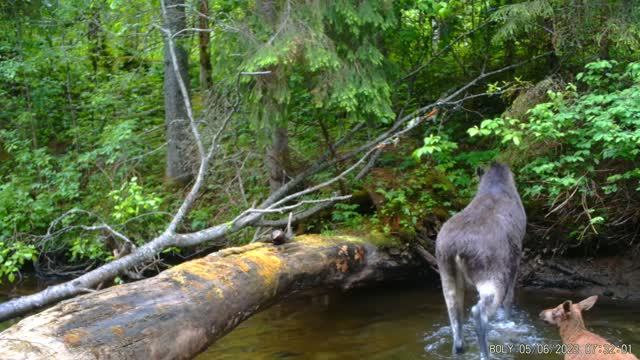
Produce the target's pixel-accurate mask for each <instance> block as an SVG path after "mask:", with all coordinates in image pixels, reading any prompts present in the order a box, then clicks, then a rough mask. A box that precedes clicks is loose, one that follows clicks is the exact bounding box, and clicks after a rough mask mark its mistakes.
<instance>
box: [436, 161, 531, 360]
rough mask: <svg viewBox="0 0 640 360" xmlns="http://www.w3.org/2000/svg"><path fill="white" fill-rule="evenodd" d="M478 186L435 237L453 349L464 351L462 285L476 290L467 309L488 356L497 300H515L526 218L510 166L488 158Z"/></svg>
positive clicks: (508, 305)
mask: <svg viewBox="0 0 640 360" xmlns="http://www.w3.org/2000/svg"><path fill="white" fill-rule="evenodd" d="M478 175H479V176H480V185H479V186H478V192H477V193H476V196H475V197H474V198H473V200H472V201H471V202H470V203H469V205H467V207H465V208H464V210H462V211H461V212H459V213H458V214H456V215H454V216H453V217H452V218H451V219H449V220H448V221H447V222H446V223H445V224H444V225H443V226H442V229H441V230H440V233H439V234H438V238H437V240H436V258H437V260H438V267H439V269H440V277H441V281H442V292H443V294H444V299H445V302H446V303H447V311H448V312H449V320H450V322H451V329H452V333H453V352H454V353H456V354H459V353H462V352H463V351H464V343H463V336H462V322H463V319H464V317H463V313H464V292H465V285H466V283H469V284H470V285H473V286H474V287H475V288H476V290H477V291H478V297H479V301H478V303H477V304H475V305H474V306H473V307H472V308H471V313H472V315H473V319H474V322H475V328H476V334H477V335H478V342H479V345H480V353H481V356H482V358H483V359H488V358H489V351H488V343H487V333H488V321H489V319H490V318H491V316H492V315H493V314H494V313H495V312H496V310H497V309H498V307H499V306H500V305H502V306H503V308H504V309H505V312H506V313H507V314H508V313H509V310H510V308H511V305H512V303H513V291H514V287H515V283H516V277H517V273H518V267H519V264H520V255H521V252H522V238H523V237H524V234H525V229H526V224H527V217H526V214H525V212H524V207H523V206H522V201H521V200H520V196H519V195H518V190H517V189H516V185H515V182H514V180H513V174H512V173H511V170H510V169H509V167H508V166H507V165H505V164H501V163H496V162H494V163H492V164H491V166H489V168H488V169H486V172H485V171H482V169H478Z"/></svg>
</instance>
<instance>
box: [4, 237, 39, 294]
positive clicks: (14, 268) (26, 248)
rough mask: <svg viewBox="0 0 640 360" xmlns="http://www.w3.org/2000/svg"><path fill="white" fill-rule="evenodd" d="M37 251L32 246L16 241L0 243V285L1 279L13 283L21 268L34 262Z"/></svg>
mask: <svg viewBox="0 0 640 360" xmlns="http://www.w3.org/2000/svg"><path fill="white" fill-rule="evenodd" d="M37 257H38V251H37V250H36V247H35V246H33V245H27V244H25V243H23V242H20V241H17V242H13V243H5V242H1V241H0V284H1V283H2V279H8V280H9V281H10V282H14V281H15V279H16V275H17V274H19V273H20V269H21V268H22V266H23V265H24V264H25V263H26V262H29V261H35V260H36V259H37Z"/></svg>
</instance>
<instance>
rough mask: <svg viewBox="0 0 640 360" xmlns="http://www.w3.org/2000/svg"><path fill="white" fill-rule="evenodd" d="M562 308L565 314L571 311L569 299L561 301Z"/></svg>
mask: <svg viewBox="0 0 640 360" xmlns="http://www.w3.org/2000/svg"><path fill="white" fill-rule="evenodd" d="M562 309H563V310H564V313H565V314H568V313H570V312H571V300H567V301H565V302H563V303H562Z"/></svg>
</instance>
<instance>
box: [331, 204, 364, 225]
mask: <svg viewBox="0 0 640 360" xmlns="http://www.w3.org/2000/svg"><path fill="white" fill-rule="evenodd" d="M359 207H360V205H358V204H336V205H335V208H334V210H333V211H332V212H331V220H333V223H334V224H341V225H343V226H345V227H347V228H357V227H359V226H360V225H362V220H363V216H362V215H361V214H360V212H358V208H359Z"/></svg>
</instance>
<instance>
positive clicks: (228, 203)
mask: <svg viewBox="0 0 640 360" xmlns="http://www.w3.org/2000/svg"><path fill="white" fill-rule="evenodd" d="M170 3H171V4H174V8H177V9H183V10H184V19H183V20H184V21H185V24H184V26H183V28H184V31H183V33H182V34H181V35H180V36H179V37H176V39H177V43H178V46H179V48H180V49H183V50H184V51H185V52H186V59H188V64H189V65H188V68H187V69H185V74H186V75H187V80H188V84H187V85H188V87H189V88H190V89H191V90H190V95H191V98H192V100H193V102H194V108H195V111H196V113H197V117H198V119H201V122H202V124H204V125H203V126H205V127H206V126H209V125H211V124H214V123H215V122H216V121H218V120H216V119H219V118H220V116H221V114H224V113H226V112H227V111H228V109H229V108H230V106H231V105H230V104H231V103H233V102H234V101H236V100H238V101H239V109H238V111H237V112H236V113H235V114H234V115H233V118H232V121H231V124H230V125H229V127H228V128H227V130H226V131H225V132H224V134H223V137H222V143H221V146H220V149H219V151H218V152H219V155H218V156H217V157H216V160H215V162H214V164H213V165H212V167H211V169H210V171H209V174H208V177H207V179H206V183H205V185H204V191H203V193H202V194H201V195H200V197H199V198H198V200H197V202H196V203H195V206H194V207H193V208H192V209H191V212H190V213H189V215H188V218H187V221H186V222H184V223H183V224H182V226H181V228H180V231H183V232H188V231H195V230H200V229H203V228H206V227H208V226H211V225H214V224H220V223H224V222H226V221H229V220H231V219H233V218H234V217H235V216H237V215H238V213H239V212H241V211H242V210H243V209H246V208H248V207H250V206H251V204H254V203H256V202H260V201H261V199H264V198H265V197H266V196H268V195H269V193H270V191H274V190H275V189H277V188H278V186H279V184H282V183H283V182H286V181H287V180H288V179H290V178H291V177H293V176H295V175H296V174H299V173H301V172H302V171H303V170H304V169H306V168H308V167H309V166H311V165H312V164H314V163H315V162H317V161H318V159H319V158H320V157H321V153H327V154H329V155H328V156H330V157H331V158H333V159H340V157H341V156H342V155H344V154H346V153H348V152H349V151H350V150H353V149H356V148H357V146H358V144H360V143H363V142H366V141H368V140H370V139H372V138H375V137H376V136H377V134H379V133H381V132H383V131H385V130H386V129H388V128H389V127H390V126H391V124H392V123H393V122H394V121H395V120H396V119H399V118H402V117H403V116H406V115H407V114H412V113H414V111H416V110H418V109H421V108H422V107H424V106H429V105H431V108H429V110H428V111H430V113H429V116H423V115H425V114H426V111H425V112H418V113H417V114H418V115H416V116H418V117H419V116H423V120H426V121H425V122H423V123H422V124H421V125H419V126H418V127H417V128H416V129H414V130H412V131H411V132H408V133H407V134H406V136H404V137H403V138H401V139H400V141H399V142H397V143H395V144H387V145H385V146H384V147H382V146H381V148H382V151H381V152H380V154H379V157H377V158H376V159H377V161H376V163H375V165H374V167H373V169H372V170H371V172H370V173H369V175H368V176H367V177H364V178H363V179H360V178H356V177H355V174H350V175H349V176H348V177H346V178H345V179H343V180H342V181H339V182H337V183H335V184H334V185H332V186H331V187H330V188H328V189H324V190H323V192H324V195H322V194H320V195H317V196H325V197H326V196H329V195H330V194H332V193H336V192H340V193H343V194H351V193H353V194H354V195H358V196H354V198H353V199H352V200H350V201H347V202H345V203H341V204H337V205H336V206H335V207H334V208H333V211H332V213H331V214H327V213H326V212H319V213H318V214H317V215H316V216H314V217H312V218H309V219H307V220H305V221H303V222H302V224H301V225H298V227H299V229H300V231H304V230H305V229H306V230H307V231H335V230H338V229H339V230H341V231H360V232H362V231H366V232H369V231H372V232H380V233H386V234H390V235H394V236H396V237H398V238H401V239H404V240H415V239H416V238H425V237H430V236H431V235H433V233H434V231H435V230H436V229H437V227H438V224H440V223H441V221H443V220H444V219H446V218H447V217H448V216H449V215H450V213H451V212H453V211H456V210H458V209H460V208H461V206H463V205H464V204H465V201H466V200H467V199H468V198H469V196H470V195H471V194H472V193H473V189H474V185H475V179H474V172H475V168H476V167H477V166H479V165H482V164H486V163H488V162H490V161H492V160H494V159H499V160H503V161H508V162H510V163H511V164H512V165H513V168H514V170H515V172H516V174H517V176H518V182H519V186H520V189H521V193H522V196H523V199H524V201H525V203H526V207H527V211H528V213H529V217H530V225H531V226H530V235H531V236H530V237H531V238H532V239H533V243H535V244H536V245H537V246H536V248H537V250H540V251H544V252H546V251H552V252H554V253H557V252H560V253H562V252H565V251H566V250H567V249H569V248H573V247H576V246H577V247H578V248H579V249H581V251H584V252H586V253H588V252H593V251H594V250H596V249H598V248H607V249H613V251H615V250H619V249H623V248H632V249H637V248H638V244H639V243H640V242H639V241H638V239H637V235H638V231H640V222H639V221H638V219H639V218H640V217H639V216H638V215H639V214H638V210H637V209H639V208H640V206H639V205H640V204H639V202H640V196H639V191H640V183H639V180H640V163H639V162H638V160H637V156H638V153H639V152H640V127H639V126H640V62H638V61H640V58H639V55H640V47H639V45H640V43H639V42H640V4H638V2H637V1H634V0H624V1H623V0H619V1H605V0H597V1H571V0H532V1H508V0H500V1H494V0H489V1H460V0H451V1H435V0H416V1H388V0H363V1H351V0H335V1H293V0H255V1H240V0H237V1H234V0H189V1H186V2H181V1H172V2H170ZM161 14H162V12H161V6H160V3H159V2H158V1H152V2H148V1H127V2H125V1H120V0H69V1H59V2H58V1H38V0H34V1H28V2H26V1H9V2H3V3H2V4H0V31H1V32H2V33H3V36H2V37H1V38H0V145H1V147H0V177H1V184H0V278H4V277H7V278H8V279H9V280H11V281H13V280H14V279H15V277H16V275H17V274H18V271H19V269H20V268H21V267H23V266H24V265H25V264H28V263H31V262H35V263H36V264H37V269H38V270H39V271H41V272H43V273H48V274H59V273H66V274H69V273H73V272H75V271H86V269H88V268H91V267H95V266H96V265H98V264H100V263H102V262H105V261H107V260H109V259H110V258H112V257H113V256H114V252H113V250H114V249H113V246H112V245H110V244H112V243H113V239H112V238H113V235H112V233H110V232H105V231H103V230H104V229H103V228H100V227H99V226H96V225H100V224H109V225H110V226H111V227H112V228H113V229H115V230H117V231H118V232H120V233H123V234H126V235H127V237H128V238H129V239H131V240H132V241H133V242H135V243H137V244H138V245H140V244H142V243H144V242H145V241H148V240H149V239H151V238H153V237H154V236H155V235H157V234H158V233H159V232H160V231H162V229H163V228H164V227H165V226H166V224H167V223H168V222H169V221H170V218H171V216H172V214H173V212H174V211H175V209H176V208H177V207H178V206H179V204H180V203H181V202H182V199H183V198H184V196H185V194H186V192H187V191H188V189H189V185H190V182H191V181H190V180H192V177H189V176H187V177H186V180H185V178H178V177H174V176H173V175H172V174H173V173H171V172H167V166H168V164H167V152H168V151H172V150H168V148H167V134H166V130H167V128H168V127H167V126H166V125H165V115H164V114H165V113H164V106H165V105H164V104H165V101H166V99H167V94H166V93H163V81H164V80H163V79H164V73H165V68H164V67H163V66H164V60H163V59H164V58H163V56H164V51H165V44H166V41H165V42H164V44H163V34H162V32H161V30H160V27H162V26H163V19H162V16H161ZM241 72H244V73H250V74H245V75H242V76H241V75H238V74H239V73H241ZM492 72H495V73H492ZM481 74H491V76H487V77H481V78H480V79H479V80H478V81H475V82H473V83H471V86H467V87H466V88H464V91H463V92H462V93H461V97H460V98H457V99H455V101H451V102H438V101H439V99H443V98H445V97H446V96H447V95H450V94H452V93H454V92H455V91H456V89H460V88H462V87H464V86H466V85H467V84H469V83H470V82H471V81H472V80H474V79H476V78H477V77H478V76H479V75H481ZM170 126H172V125H171V124H169V127H170ZM354 128H355V129H357V131H351V130H352V129H354ZM177 131H180V129H177ZM345 135H346V143H345V145H344V148H343V149H336V143H337V142H338V141H339V140H338V139H341V138H342V137H344V136H345ZM180 151H182V152H181V153H180V158H181V159H180V161H182V162H183V164H184V166H183V167H184V171H185V172H189V171H192V170H191V169H196V168H197V159H196V156H195V155H194V152H193V151H190V150H189V147H188V146H187V147H186V150H184V149H183V150H180ZM180 166H182V165H180ZM180 166H178V168H179V170H180V169H182V168H181V167H180ZM347 166H348V165H347V164H345V163H343V162H340V161H337V162H336V163H335V165H334V166H331V167H329V168H327V169H326V170H324V171H323V172H321V173H319V174H316V175H314V176H313V179H308V180H307V184H306V185H310V184H311V183H312V182H311V180H313V183H317V182H321V181H323V180H326V179H329V178H331V177H333V176H335V175H336V174H338V173H340V172H342V171H344V170H345V168H346V167H347ZM276 215H278V214H276ZM273 218H274V219H275V218H277V216H275V217H273ZM96 230H97V231H96ZM253 231H254V230H253V229H246V230H243V231H241V232H240V233H239V234H237V235H235V236H234V237H232V238H230V239H229V242H246V241H249V240H250V239H251V236H252V235H253ZM203 248H206V246H201V247H200V248H199V249H188V250H187V249H170V250H169V251H170V252H171V253H172V254H174V255H172V256H176V255H177V256H188V255H190V254H192V253H197V252H198V251H200V250H202V249H203Z"/></svg>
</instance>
